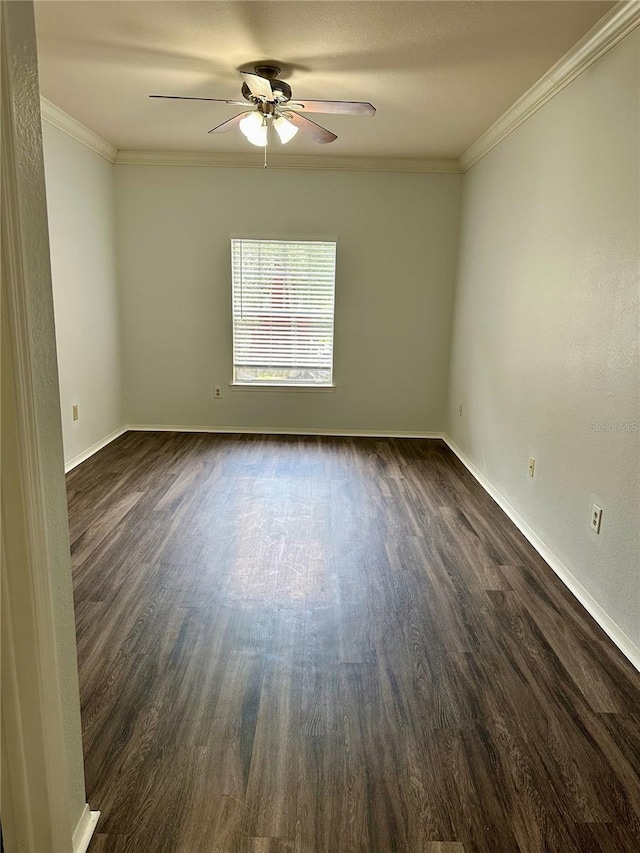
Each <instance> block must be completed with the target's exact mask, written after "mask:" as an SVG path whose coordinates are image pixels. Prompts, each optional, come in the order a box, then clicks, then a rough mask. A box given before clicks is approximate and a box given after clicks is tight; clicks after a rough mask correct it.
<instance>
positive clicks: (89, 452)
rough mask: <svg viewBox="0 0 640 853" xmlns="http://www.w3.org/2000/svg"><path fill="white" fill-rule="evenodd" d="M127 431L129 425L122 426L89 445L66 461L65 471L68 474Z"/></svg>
mask: <svg viewBox="0 0 640 853" xmlns="http://www.w3.org/2000/svg"><path fill="white" fill-rule="evenodd" d="M126 431H127V427H120V429H116V430H114V431H113V432H112V433H110V434H109V435H107V436H106V437H105V438H102V439H100V441H96V443H95V444H92V445H91V447H88V448H87V449H86V450H84V451H83V452H82V453H79V454H78V455H77V456H74V457H73V459H70V460H69V461H68V462H65V466H64V473H65V474H68V473H69V471H71V470H72V469H73V468H76V467H77V466H78V465H79V464H80V463H81V462H84V461H85V459H88V458H89V457H90V456H93V454H94V453H97V452H98V451H99V450H102V448H103V447H106V446H107V444H111V442H112V441H114V440H115V439H116V438H119V436H121V435H122V434H123V433H125V432H126Z"/></svg>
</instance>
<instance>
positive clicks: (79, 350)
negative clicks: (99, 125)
mask: <svg viewBox="0 0 640 853" xmlns="http://www.w3.org/2000/svg"><path fill="white" fill-rule="evenodd" d="M43 135H44V154H45V172H46V182H47V205H48V211H49V232H50V239H51V268H52V275H53V296H54V306H55V321H56V334H57V344H58V370H59V374H60V402H61V409H62V430H63V439H64V451H65V461H66V462H67V463H68V462H70V461H71V460H73V459H74V458H75V457H77V456H79V455H81V454H82V453H84V452H85V451H86V450H87V449H88V448H90V447H91V446H92V445H94V444H96V443H98V442H100V441H102V440H103V439H104V438H106V437H107V436H108V435H110V434H111V433H113V432H114V430H117V429H118V428H120V427H121V426H122V424H123V421H122V389H121V384H120V340H119V321H118V302H117V279H116V244H115V194H114V170H115V167H114V166H113V165H112V164H111V163H108V162H107V161H106V160H105V159H103V158H102V157H100V156H99V155H98V154H95V153H94V152H93V151H90V150H89V149H88V148H86V147H85V146H84V145H81V144H80V143H79V142H77V141H76V140H74V139H72V138H71V137H70V136H68V135H67V134H65V133H63V132H62V131H60V130H58V129H57V128H55V127H52V126H51V125H49V124H46V123H45V124H44V126H43ZM74 405H77V406H78V414H79V418H78V420H77V421H75V422H74V421H73V419H72V407H73V406H74Z"/></svg>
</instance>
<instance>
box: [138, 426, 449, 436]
mask: <svg viewBox="0 0 640 853" xmlns="http://www.w3.org/2000/svg"><path fill="white" fill-rule="evenodd" d="M126 429H127V430H131V431H133V432H210V433H222V434H238V433H246V434H247V435H333V436H337V437H339V436H344V437H347V438H348V437H351V436H353V437H356V438H357V437H360V438H440V439H443V438H444V433H442V432H412V431H411V430H362V429H290V428H289V427H236V426H221V427H212V426H192V425H185V424H170V425H167V424H127V426H126Z"/></svg>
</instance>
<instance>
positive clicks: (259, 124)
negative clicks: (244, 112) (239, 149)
mask: <svg viewBox="0 0 640 853" xmlns="http://www.w3.org/2000/svg"><path fill="white" fill-rule="evenodd" d="M238 127H239V128H240V130H241V131H242V132H243V133H244V135H245V136H246V137H247V139H248V140H249V142H250V143H251V144H252V145H258V146H260V147H261V148H264V146H265V145H266V144H267V126H266V124H265V123H264V121H263V117H262V115H261V114H260V113H259V112H253V113H249V115H248V116H245V117H244V118H243V119H242V121H241V122H240V124H239V125H238Z"/></svg>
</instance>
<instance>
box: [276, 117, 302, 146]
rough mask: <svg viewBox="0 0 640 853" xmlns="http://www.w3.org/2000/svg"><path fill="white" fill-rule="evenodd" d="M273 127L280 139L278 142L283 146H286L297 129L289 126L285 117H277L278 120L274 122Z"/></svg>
mask: <svg viewBox="0 0 640 853" xmlns="http://www.w3.org/2000/svg"><path fill="white" fill-rule="evenodd" d="M273 126H274V127H275V129H276V132H277V134H278V136H279V137H280V142H282V144H283V145H286V144H287V142H291V140H292V139H293V137H294V136H295V135H296V133H297V132H298V128H297V127H296V126H295V125H293V124H291V122H290V121H289V119H288V118H286V117H285V116H278V118H277V119H276V120H275V121H274V123H273Z"/></svg>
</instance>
